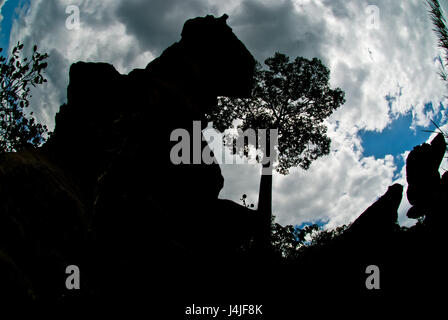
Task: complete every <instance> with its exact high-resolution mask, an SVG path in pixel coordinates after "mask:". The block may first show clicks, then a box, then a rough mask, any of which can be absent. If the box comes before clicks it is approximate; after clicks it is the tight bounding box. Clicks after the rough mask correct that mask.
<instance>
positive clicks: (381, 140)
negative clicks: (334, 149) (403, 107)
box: [359, 103, 442, 170]
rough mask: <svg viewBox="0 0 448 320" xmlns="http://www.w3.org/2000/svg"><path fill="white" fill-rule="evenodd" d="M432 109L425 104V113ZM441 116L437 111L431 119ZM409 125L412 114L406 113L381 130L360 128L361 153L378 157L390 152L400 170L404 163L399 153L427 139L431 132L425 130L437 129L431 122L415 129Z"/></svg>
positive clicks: (438, 119)
mask: <svg viewBox="0 0 448 320" xmlns="http://www.w3.org/2000/svg"><path fill="white" fill-rule="evenodd" d="M432 110H433V107H432V104H431V103H428V104H426V105H425V113H427V112H429V111H432ZM441 117H442V114H441V112H439V113H438V114H437V115H436V116H435V117H434V119H433V121H434V122H435V123H439V121H440V120H441ZM411 125H412V114H411V113H407V114H405V115H403V116H399V117H398V118H397V119H395V120H393V121H392V123H391V124H390V125H389V126H387V127H386V128H385V129H384V130H383V131H382V132H376V131H365V130H361V131H360V132H359V136H360V138H361V139H362V146H363V149H364V152H363V155H364V156H366V157H369V156H374V157H375V158H377V159H378V158H384V157H385V156H386V155H388V154H390V155H392V156H394V161H395V164H396V165H397V170H401V167H402V165H404V161H403V159H402V157H401V154H402V153H403V152H405V151H408V150H412V149H413V148H414V147H415V146H417V145H419V144H422V143H424V142H425V141H426V140H428V138H429V136H430V135H431V132H426V131H430V130H433V131H435V130H437V128H436V127H435V126H434V125H432V124H431V125H429V126H428V127H420V126H417V127H416V129H415V130H413V129H411Z"/></svg>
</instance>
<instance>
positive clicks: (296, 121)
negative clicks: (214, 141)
mask: <svg viewBox="0 0 448 320" xmlns="http://www.w3.org/2000/svg"><path fill="white" fill-rule="evenodd" d="M265 64H266V66H267V68H266V69H263V68H262V67H261V64H259V63H258V64H257V66H256V70H255V85H254V89H253V93H252V97H251V98H245V99H242V98H229V97H221V98H220V99H219V100H218V105H217V107H216V108H214V109H213V111H212V112H210V113H209V115H208V120H209V121H213V126H214V127H215V128H216V129H217V130H219V131H221V132H223V131H224V130H225V129H227V128H229V127H231V126H232V122H233V121H234V120H236V119H240V120H242V124H241V125H239V128H240V129H241V130H246V129H253V130H255V131H256V130H258V129H277V130H278V165H277V168H276V169H277V171H278V172H279V173H281V174H287V173H288V172H289V169H290V168H291V167H296V166H300V167H301V168H303V169H305V170H306V169H308V168H309V166H310V164H311V163H312V161H313V160H315V159H317V158H319V157H321V156H323V155H326V154H328V153H329V150H330V138H329V137H328V136H327V135H326V132H327V128H326V126H325V124H324V122H323V121H324V119H326V118H328V117H329V116H330V115H331V114H332V113H333V111H334V110H336V109H337V108H338V107H339V106H341V105H342V104H343V103H344V102H345V98H344V96H345V94H344V92H343V91H342V90H341V89H340V88H336V89H332V88H330V85H329V80H330V70H329V69H328V68H327V67H326V66H325V65H323V64H322V62H321V60H319V59H318V58H313V59H312V60H308V59H306V58H303V57H297V58H296V59H294V60H293V61H292V62H290V60H289V57H287V56H286V55H284V54H281V53H278V52H277V53H275V55H274V56H273V57H270V58H268V59H266V60H265ZM234 151H235V152H239V153H243V154H244V155H247V154H248V150H247V148H244V149H243V150H234Z"/></svg>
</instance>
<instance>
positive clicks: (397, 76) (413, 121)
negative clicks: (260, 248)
mask: <svg viewBox="0 0 448 320" xmlns="http://www.w3.org/2000/svg"><path fill="white" fill-rule="evenodd" d="M442 2H443V1H442ZM73 6H74V7H73ZM78 9H79V23H80V24H79V28H73V26H74V25H73V21H74V20H73V18H74V16H73V14H76V11H77V10H78ZM0 13H1V15H0V28H1V33H0V47H2V48H8V47H11V45H14V44H15V43H17V41H19V40H20V41H21V42H23V43H24V44H25V48H32V46H33V45H34V44H37V46H38V47H39V49H40V51H41V52H48V53H49V55H50V58H49V61H48V62H49V65H48V68H47V78H48V83H47V84H45V86H43V87H40V88H39V90H35V91H34V92H33V99H32V109H33V110H34V113H35V114H36V116H37V117H38V120H40V121H41V122H45V123H46V124H47V125H48V126H49V127H50V128H53V126H54V116H55V113H56V112H57V111H58V109H59V106H60V105H61V104H62V103H64V102H65V101H66V86H67V83H68V69H69V66H70V64H71V63H73V62H75V61H78V60H84V61H102V62H109V63H111V64H113V65H114V66H115V67H116V69H117V70H118V71H120V72H121V73H128V72H129V71H131V70H132V69H133V68H137V67H138V68H143V67H145V66H146V65H147V63H148V62H150V61H151V60H152V59H154V57H157V56H158V55H160V53H161V52H162V51H163V50H164V48H166V47H168V46H169V45H170V44H172V43H173V42H175V41H178V40H179V39H180V31H181V29H182V25H183V23H184V22H185V21H186V20H187V19H189V18H193V17H196V16H204V15H206V14H213V15H217V16H221V15H222V14H223V13H227V14H228V15H229V16H230V17H229V19H228V20H227V22H228V24H229V25H230V26H231V27H232V29H233V31H234V32H235V34H236V35H237V36H238V37H239V38H240V39H241V40H242V41H243V42H244V43H245V44H246V46H247V48H248V49H249V50H250V51H251V52H252V53H253V55H254V56H255V57H256V59H257V60H259V61H264V59H266V58H267V57H269V56H271V55H273V53H274V52H275V51H280V52H282V53H286V54H287V55H289V56H291V57H296V56H303V57H306V58H312V57H318V58H320V59H321V60H322V61H323V62H324V64H326V65H327V66H328V67H329V68H330V70H331V84H332V86H337V87H340V88H342V89H343V90H344V91H345V92H346V100H347V102H346V103H345V105H344V106H342V107H341V108H340V109H339V110H338V111H337V112H336V113H335V114H334V115H333V116H332V117H331V118H330V119H329V120H328V128H329V134H330V136H331V138H332V151H331V153H330V155H328V156H326V157H323V158H321V159H319V160H317V161H315V162H314V163H313V164H312V166H311V168H310V169H309V170H308V171H303V170H301V169H293V170H291V173H290V174H289V175H288V176H280V175H275V176H274V189H273V210H274V214H275V215H276V216H277V219H278V221H279V222H280V223H282V224H299V225H300V224H302V223H304V222H319V223H321V224H324V225H326V226H327V227H334V226H337V225H341V224H344V223H348V222H351V221H353V220H354V219H355V218H356V217H357V216H358V215H359V214H360V213H361V212H362V211H363V210H365V209H366V208H367V207H368V206H369V205H370V204H371V203H372V202H373V201H375V200H376V199H377V198H378V197H379V196H380V195H382V194H383V193H384V192H385V191H386V190H387V187H388V186H389V185H391V184H393V183H394V182H399V183H403V184H405V176H404V175H405V171H404V168H403V165H404V160H405V159H406V155H407V153H408V152H409V151H410V150H412V147H413V146H415V145H417V144H421V143H423V142H425V141H426V140H428V139H429V138H430V134H429V133H426V132H423V130H433V129H435V128H434V127H433V126H432V125H431V123H430V120H431V119H432V120H434V121H435V122H436V123H438V124H439V125H440V126H442V125H445V124H446V123H447V111H446V109H445V105H446V99H445V97H444V95H445V94H446V93H447V88H446V87H445V85H444V83H443V82H441V80H440V79H439V76H438V74H437V72H438V70H439V64H440V62H439V58H438V57H439V55H440V51H439V49H438V48H437V39H436V37H435V35H434V33H433V31H432V28H433V27H432V24H431V22H430V19H429V18H428V14H427V7H426V6H425V1H424V0H406V1H404V0H403V1H390V0H388V1H387V0H378V1H374V0H367V1H361V0H352V1H345V0H283V1H282V0H275V1H274V0H228V1H219V0H101V1H99V0H98V1H94V0H33V1H31V2H30V1H29V0H0ZM446 128H447V129H448V126H446ZM443 166H444V168H448V165H447V164H446V163H444V164H443ZM222 171H223V175H224V177H225V186H224V189H223V190H222V192H221V194H220V197H222V198H229V199H232V200H235V201H238V202H239V198H240V197H241V195H242V194H243V193H246V194H247V195H248V198H249V202H254V203H256V200H257V194H258V184H259V174H260V168H259V167H258V166H253V165H223V166H222ZM408 207H409V204H408V203H407V201H406V196H404V199H403V202H402V206H401V207H400V212H399V220H400V223H401V224H403V225H410V224H412V221H411V220H409V219H407V218H406V217H405V214H406V210H407V208H408Z"/></svg>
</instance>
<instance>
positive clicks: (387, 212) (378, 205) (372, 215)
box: [347, 183, 403, 236]
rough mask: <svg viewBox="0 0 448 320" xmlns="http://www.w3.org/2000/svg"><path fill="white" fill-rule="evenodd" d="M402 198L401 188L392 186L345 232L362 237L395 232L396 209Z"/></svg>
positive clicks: (396, 185)
mask: <svg viewBox="0 0 448 320" xmlns="http://www.w3.org/2000/svg"><path fill="white" fill-rule="evenodd" d="M402 196H403V186H402V185H401V184H398V183H396V184H394V185H392V186H390V187H389V188H388V189H387V192H386V193H385V194H384V195H383V196H382V197H381V198H379V199H378V200H377V201H376V202H375V203H374V204H372V205H371V206H370V207H369V208H367V210H366V211H364V212H363V213H362V214H361V215H360V216H359V217H358V218H357V219H356V220H355V221H354V222H353V224H352V225H351V226H350V228H349V229H348V230H347V232H351V233H355V234H358V235H360V236H361V235H364V236H376V235H377V234H382V235H384V234H387V233H391V232H393V231H395V230H396V228H397V226H398V225H397V222H398V213H397V212H398V207H399V206H400V202H401V198H402Z"/></svg>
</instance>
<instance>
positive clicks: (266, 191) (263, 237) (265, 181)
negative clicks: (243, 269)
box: [258, 163, 272, 250]
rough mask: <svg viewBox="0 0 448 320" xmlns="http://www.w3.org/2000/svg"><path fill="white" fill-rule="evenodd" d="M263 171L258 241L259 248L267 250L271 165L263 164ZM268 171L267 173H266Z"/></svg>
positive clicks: (270, 203) (259, 200)
mask: <svg viewBox="0 0 448 320" xmlns="http://www.w3.org/2000/svg"><path fill="white" fill-rule="evenodd" d="M262 171H263V172H262V173H265V174H262V175H261V178H260V192H259V194H258V213H259V215H260V224H261V226H260V229H259V231H260V233H261V234H260V236H259V239H258V241H259V242H260V243H259V246H260V249H262V250H268V249H269V247H270V243H271V219H272V166H271V165H270V163H267V164H263V170H262ZM266 173H268V174H266Z"/></svg>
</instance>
